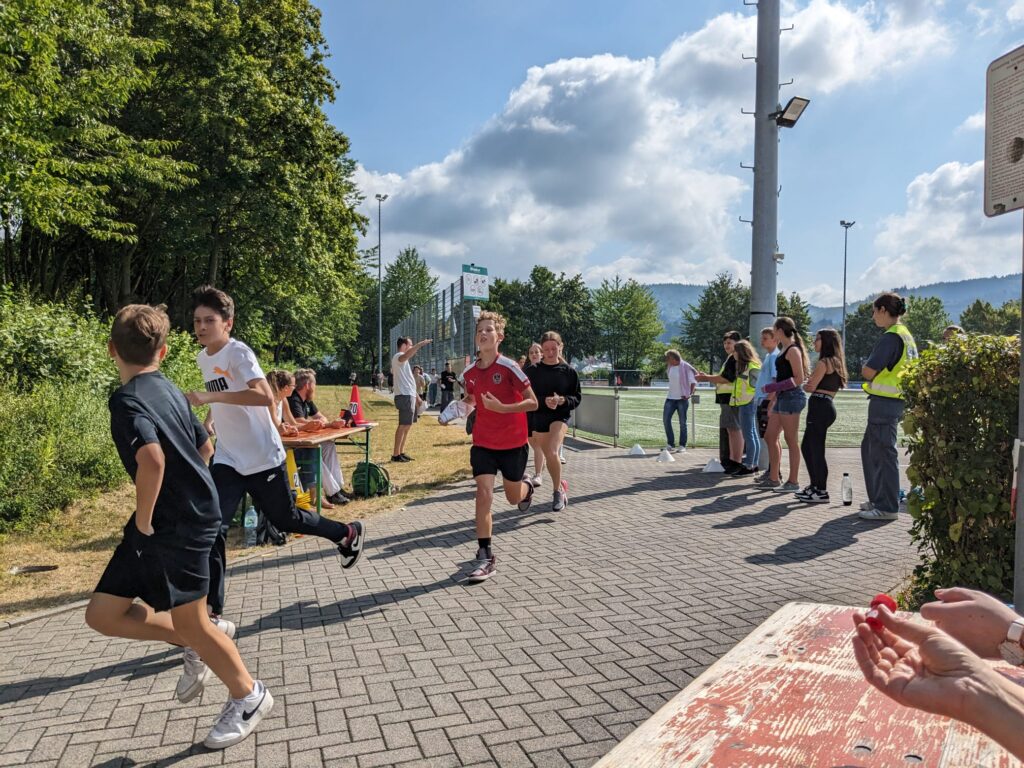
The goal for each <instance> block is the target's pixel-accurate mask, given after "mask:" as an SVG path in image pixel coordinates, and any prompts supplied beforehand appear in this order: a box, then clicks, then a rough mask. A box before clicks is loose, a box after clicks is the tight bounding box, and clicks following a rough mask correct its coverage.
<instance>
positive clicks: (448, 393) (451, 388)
mask: <svg viewBox="0 0 1024 768" xmlns="http://www.w3.org/2000/svg"><path fill="white" fill-rule="evenodd" d="M454 396H455V374H454V373H453V372H452V364H451V363H445V364H444V370H443V371H441V410H442V411H443V410H444V409H445V408H447V407H448V404H449V403H450V402H451V401H452V398H453V397H454Z"/></svg>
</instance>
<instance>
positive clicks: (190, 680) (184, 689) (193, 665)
mask: <svg viewBox="0 0 1024 768" xmlns="http://www.w3.org/2000/svg"><path fill="white" fill-rule="evenodd" d="M183 662H184V669H183V670H182V671H181V677H179V678H178V685H177V687H176V688H175V689H174V695H175V696H177V697H178V701H180V702H181V703H182V704H187V703H188V702H190V701H192V699H194V698H195V697H196V696H198V695H199V694H200V693H202V692H203V688H205V687H206V681H207V680H208V679H209V677H210V674H211V673H210V668H209V667H208V666H206V662H205V661H203V660H202V659H201V658H199V654H198V653H196V652H195V651H193V650H192V649H191V648H186V649H185V654H184V658H183Z"/></svg>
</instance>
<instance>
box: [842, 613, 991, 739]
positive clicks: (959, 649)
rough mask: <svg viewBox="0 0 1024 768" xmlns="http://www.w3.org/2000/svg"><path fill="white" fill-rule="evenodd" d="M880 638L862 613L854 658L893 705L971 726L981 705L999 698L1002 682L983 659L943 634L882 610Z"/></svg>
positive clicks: (858, 615) (857, 623)
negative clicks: (983, 702)
mask: <svg viewBox="0 0 1024 768" xmlns="http://www.w3.org/2000/svg"><path fill="white" fill-rule="evenodd" d="M877 613H878V617H879V620H880V621H881V622H882V630H881V631H880V632H875V631H874V630H872V629H871V627H869V626H868V625H867V623H866V621H865V618H864V614H863V613H861V612H859V611H857V612H855V613H854V614H853V622H854V625H855V626H856V628H857V636H856V637H855V638H853V653H854V656H856V658H857V664H858V666H860V670H861V672H862V673H863V674H864V677H865V679H866V680H867V681H868V682H869V683H870V684H871V685H872V686H874V687H875V688H877V689H878V690H879V691H881V692H882V693H884V694H885V695H886V696H888V697H889V698H890V699H892V700H893V701H895V702H897V703H898V704H902V705H904V706H907V707H913V708H915V709H920V710H923V711H925V712H931V713H933V714H936V715H943V716H945V717H952V718H955V719H957V720H963V721H965V722H970V719H969V718H970V716H971V715H972V713H975V712H977V711H978V710H979V704H980V702H981V699H982V698H983V697H986V696H992V695H996V692H997V691H998V689H999V686H1000V683H999V676H998V675H997V674H996V673H995V672H993V671H992V668H991V667H989V665H988V664H987V663H986V662H984V661H983V660H982V659H981V658H979V657H978V656H976V655H975V654H973V653H971V652H970V651H969V650H968V649H967V648H966V647H965V646H964V645H962V644H961V643H959V642H957V641H956V640H954V639H953V638H952V637H950V636H949V635H947V634H946V633H945V632H943V631H942V630H941V629H938V628H937V627H931V626H927V625H924V624H920V623H918V622H915V621H911V620H909V619H903V618H900V617H898V616H894V615H893V614H892V613H890V612H889V609H888V608H886V607H885V606H879V607H878V608H877Z"/></svg>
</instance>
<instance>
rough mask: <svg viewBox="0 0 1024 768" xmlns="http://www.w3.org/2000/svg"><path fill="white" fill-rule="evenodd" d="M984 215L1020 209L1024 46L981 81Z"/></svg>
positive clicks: (1023, 178) (1023, 195) (1023, 156)
mask: <svg viewBox="0 0 1024 768" xmlns="http://www.w3.org/2000/svg"><path fill="white" fill-rule="evenodd" d="M985 84H986V88H985V215H986V216H999V215H1000V214H1003V213H1009V212H1010V211H1016V210H1017V209H1019V208H1024V46H1021V47H1020V48H1017V49H1015V50H1013V51H1010V52H1009V53H1008V54H1006V55H1005V56H1000V57H999V58H998V59H996V60H995V61H993V62H992V63H991V64H989V65H988V73H987V76H986V78H985Z"/></svg>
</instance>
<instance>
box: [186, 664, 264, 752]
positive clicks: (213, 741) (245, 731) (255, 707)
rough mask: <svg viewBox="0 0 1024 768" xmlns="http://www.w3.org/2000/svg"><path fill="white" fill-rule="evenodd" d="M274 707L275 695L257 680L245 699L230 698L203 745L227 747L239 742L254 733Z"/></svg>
mask: <svg viewBox="0 0 1024 768" xmlns="http://www.w3.org/2000/svg"><path fill="white" fill-rule="evenodd" d="M273 708H274V697H273V696H271V695H270V691H268V690H267V686H265V685H264V684H263V683H262V681H260V680H257V681H256V682H255V683H254V684H253V687H252V693H250V694H249V695H248V696H246V697H245V698H244V699H228V703H227V704H225V705H224V709H222V710H221V711H220V717H218V718H217V722H216V723H214V724H213V728H211V729H210V733H209V735H208V736H207V737H206V739H205V740H204V741H203V745H204V746H205V747H207V748H208V749H226V748H227V747H230V746H231V745H232V744H237V743H238V742H240V741H242V740H243V739H245V737H246V736H248V735H249V734H250V733H252V732H253V731H254V730H255V729H256V726H257V725H258V724H259V722H260V720H262V719H263V718H264V717H266V716H267V715H268V714H270V710H271V709H273Z"/></svg>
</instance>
